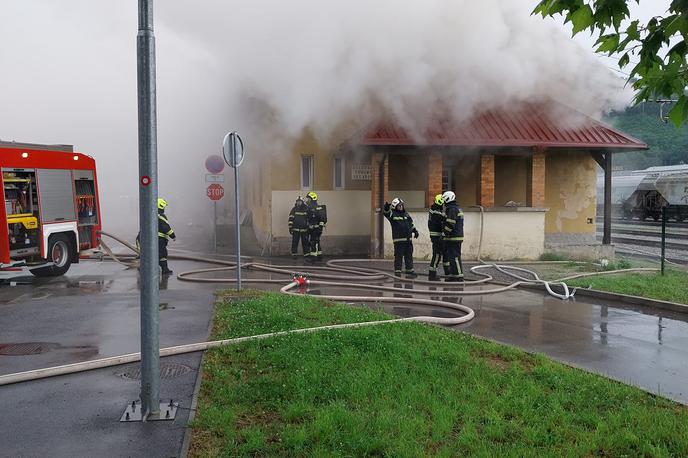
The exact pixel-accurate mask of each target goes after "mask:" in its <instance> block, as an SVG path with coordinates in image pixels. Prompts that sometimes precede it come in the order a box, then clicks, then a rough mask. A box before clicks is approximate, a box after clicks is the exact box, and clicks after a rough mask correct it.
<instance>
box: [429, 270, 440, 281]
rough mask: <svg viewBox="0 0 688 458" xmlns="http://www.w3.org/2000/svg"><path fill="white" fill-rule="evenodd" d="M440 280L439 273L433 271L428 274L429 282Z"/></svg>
mask: <svg viewBox="0 0 688 458" xmlns="http://www.w3.org/2000/svg"><path fill="white" fill-rule="evenodd" d="M437 280H439V278H437V271H436V270H431V271H430V272H429V273H428V281H437Z"/></svg>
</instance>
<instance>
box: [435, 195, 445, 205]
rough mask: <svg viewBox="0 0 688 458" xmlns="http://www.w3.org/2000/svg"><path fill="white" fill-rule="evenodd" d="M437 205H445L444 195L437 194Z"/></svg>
mask: <svg viewBox="0 0 688 458" xmlns="http://www.w3.org/2000/svg"><path fill="white" fill-rule="evenodd" d="M435 203H436V204H437V205H444V199H443V198H442V194H437V195H436V196H435Z"/></svg>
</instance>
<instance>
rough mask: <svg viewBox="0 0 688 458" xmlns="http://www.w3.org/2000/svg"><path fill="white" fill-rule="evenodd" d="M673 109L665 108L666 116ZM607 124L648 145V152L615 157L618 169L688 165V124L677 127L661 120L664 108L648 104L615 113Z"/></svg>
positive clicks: (609, 117)
mask: <svg viewBox="0 0 688 458" xmlns="http://www.w3.org/2000/svg"><path fill="white" fill-rule="evenodd" d="M670 109H671V107H670V106H668V105H667V106H665V107H664V108H663V109H662V110H661V111H662V114H663V115H664V117H666V114H667V112H668V111H669V110H670ZM604 121H605V122H606V123H607V124H609V125H611V126H613V127H614V128H616V129H619V130H621V131H623V132H625V133H627V134H629V135H632V136H634V137H636V138H638V139H640V140H642V141H644V142H645V143H647V144H648V146H649V147H650V149H649V150H648V151H634V152H629V153H619V154H615V155H614V168H617V167H620V166H621V167H623V169H624V170H636V169H644V168H647V167H651V166H653V165H677V164H688V125H686V124H683V125H682V126H681V127H680V128H677V127H676V126H675V125H674V124H672V123H671V122H666V121H662V120H661V119H660V106H659V104H658V103H654V102H644V103H641V104H639V105H637V106H634V107H629V108H627V109H626V110H624V111H622V112H612V113H610V115H609V116H607V117H606V118H605V119H604Z"/></svg>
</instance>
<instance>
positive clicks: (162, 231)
mask: <svg viewBox="0 0 688 458" xmlns="http://www.w3.org/2000/svg"><path fill="white" fill-rule="evenodd" d="M166 207H167V201H166V200H165V199H158V263H159V264H160V269H161V270H162V274H163V275H170V274H171V273H172V271H171V270H170V268H169V267H168V265H167V242H169V241H170V240H175V239H176V238H177V235H176V234H175V233H174V230H173V229H172V226H170V222H169V221H168V219H167V216H166V215H165V208H166ZM140 237H141V234H139V235H137V236H136V248H138V249H139V251H140V250H141V241H140Z"/></svg>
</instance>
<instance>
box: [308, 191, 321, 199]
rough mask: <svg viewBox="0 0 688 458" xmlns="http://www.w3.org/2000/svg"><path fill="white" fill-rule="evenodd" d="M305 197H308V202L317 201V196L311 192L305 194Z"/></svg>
mask: <svg viewBox="0 0 688 458" xmlns="http://www.w3.org/2000/svg"><path fill="white" fill-rule="evenodd" d="M306 197H308V198H309V199H310V200H318V195H317V194H316V193H314V192H313V191H311V192H309V193H308V194H306Z"/></svg>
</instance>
